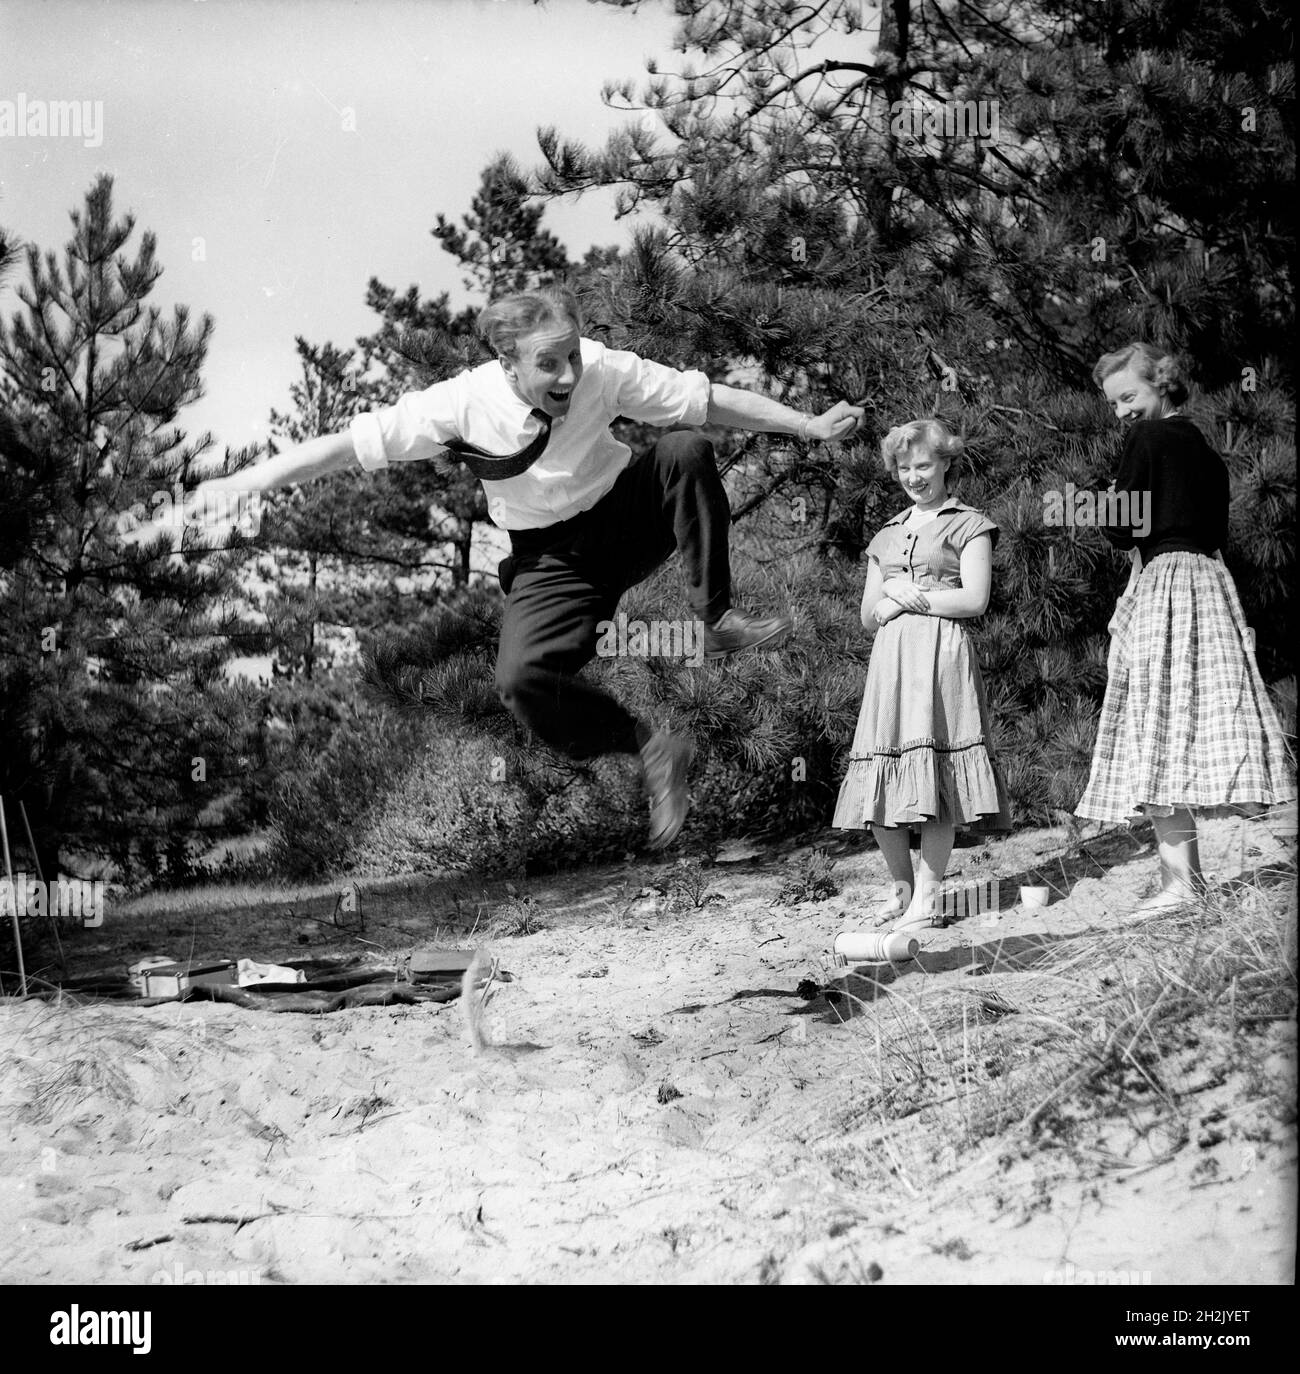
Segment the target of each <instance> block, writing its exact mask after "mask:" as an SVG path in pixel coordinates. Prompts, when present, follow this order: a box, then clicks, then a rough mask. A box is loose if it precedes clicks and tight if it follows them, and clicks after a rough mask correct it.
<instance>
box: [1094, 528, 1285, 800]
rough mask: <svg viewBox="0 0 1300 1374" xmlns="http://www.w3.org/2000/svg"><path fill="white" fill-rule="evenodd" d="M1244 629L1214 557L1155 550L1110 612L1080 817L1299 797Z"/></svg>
mask: <svg viewBox="0 0 1300 1374" xmlns="http://www.w3.org/2000/svg"><path fill="white" fill-rule="evenodd" d="M1246 628H1247V627H1246V618H1245V616H1244V615H1243V614H1242V610H1241V602H1240V601H1239V600H1238V599H1237V589H1236V587H1235V586H1234V585H1233V581H1232V577H1231V575H1230V574H1229V572H1228V570H1227V568H1225V567H1224V566H1223V564H1222V563H1220V562H1219V561H1218V560H1217V559H1215V558H1210V557H1207V556H1206V555H1204V554H1198V553H1166V554H1160V555H1159V556H1158V557H1156V558H1153V559H1152V560H1151V562H1150V563H1149V564H1148V565H1147V566H1146V567H1145V568H1144V569H1143V570H1142V574H1141V576H1140V577H1139V578H1138V580H1137V586H1136V588H1135V590H1134V591H1132V592H1131V593H1128V594H1126V595H1125V596H1122V597H1121V598H1120V601H1119V604H1118V605H1117V607H1116V609H1115V617H1114V619H1113V620H1112V621H1111V633H1112V640H1111V656H1110V675H1109V679H1108V681H1107V684H1106V697H1105V700H1104V701H1103V703H1102V708H1101V719H1100V720H1099V721H1098V724H1097V742H1096V745H1095V746H1094V749H1093V756H1092V776H1091V777H1090V778H1089V780H1088V786H1087V788H1086V790H1085V791H1084V794H1083V796H1082V798H1081V799H1080V801H1079V804H1078V806H1077V807H1075V815H1077V816H1081V817H1083V818H1084V819H1086V820H1095V821H1109V822H1116V821H1129V820H1132V819H1134V818H1135V817H1137V816H1139V815H1143V814H1145V815H1169V814H1171V812H1172V811H1173V810H1174V808H1177V807H1187V808H1189V809H1191V810H1193V811H1200V812H1203V813H1204V812H1215V811H1243V810H1244V811H1259V810H1261V809H1262V808H1264V807H1267V806H1274V805H1276V804H1278V803H1279V802H1286V801H1290V800H1292V799H1293V798H1294V797H1295V794H1296V791H1295V761H1294V759H1293V757H1292V755H1291V752H1290V750H1289V749H1288V747H1287V743H1286V738H1285V736H1284V735H1283V733H1282V727H1281V725H1280V723H1279V722H1278V718H1277V713H1276V712H1275V711H1274V710H1273V705H1272V703H1271V702H1270V701H1269V699H1268V693H1267V691H1266V690H1265V687H1264V681H1263V679H1262V678H1261V677H1260V675H1259V669H1258V667H1256V665H1255V656H1254V654H1253V653H1252V652H1251V651H1250V650H1249V649H1248V648H1247V640H1246Z"/></svg>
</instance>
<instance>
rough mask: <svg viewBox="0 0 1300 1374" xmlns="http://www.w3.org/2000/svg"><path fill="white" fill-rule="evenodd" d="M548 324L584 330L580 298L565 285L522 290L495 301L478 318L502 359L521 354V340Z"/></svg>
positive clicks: (487, 340)
mask: <svg viewBox="0 0 1300 1374" xmlns="http://www.w3.org/2000/svg"><path fill="white" fill-rule="evenodd" d="M548 324H555V325H561V324H572V325H573V327H574V328H575V329H576V330H578V332H579V333H581V332H582V311H581V309H580V308H579V306H578V298H577V297H576V296H575V295H574V294H573V292H572V291H567V290H565V288H564V287H562V286H548V287H544V288H542V289H541V290H539V291H519V292H517V293H516V294H515V295H513V296H502V297H501V299H500V300H499V301H493V302H492V304H491V305H489V306H488V307H487V308H486V309H485V310H483V311H481V312H480V314H479V317H478V335H479V338H480V339H482V340H483V342H484V343H485V344H487V346H488V347H489V348H490V349H491V350H492V351H493V353H495V354H496V355H497V357H498V358H510V359H512V360H513V359H515V358H517V357H518V356H519V340H520V339H523V338H527V336H528V335H529V334H531V333H532V332H533V331H534V330H536V329H540V328H542V326H543V325H548Z"/></svg>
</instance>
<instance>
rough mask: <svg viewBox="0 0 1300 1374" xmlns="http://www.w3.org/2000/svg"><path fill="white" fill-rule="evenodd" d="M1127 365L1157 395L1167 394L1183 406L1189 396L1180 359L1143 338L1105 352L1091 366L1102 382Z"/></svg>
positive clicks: (1100, 382) (1094, 376) (1172, 403)
mask: <svg viewBox="0 0 1300 1374" xmlns="http://www.w3.org/2000/svg"><path fill="white" fill-rule="evenodd" d="M1126 367H1132V369H1133V371H1134V372H1136V373H1137V375H1138V376H1139V377H1141V378H1142V380H1143V381H1144V382H1147V383H1149V384H1150V386H1151V387H1152V389H1153V390H1154V391H1155V393H1156V395H1158V396H1164V397H1166V398H1167V399H1168V400H1169V403H1170V404H1171V405H1176V406H1180V405H1182V403H1183V402H1184V401H1185V400H1186V399H1187V372H1186V369H1185V368H1184V367H1183V364H1182V362H1181V361H1180V359H1178V358H1177V357H1175V355H1174V354H1172V353H1165V352H1164V351H1163V350H1161V349H1159V348H1156V347H1155V346H1154V345H1153V344H1149V343H1146V342H1144V341H1143V340H1141V339H1139V340H1137V341H1136V342H1135V343H1130V344H1125V345H1124V347H1123V348H1117V349H1116V350H1115V352H1114V353H1103V354H1102V355H1101V357H1100V358H1098V359H1097V366H1096V367H1094V368H1093V369H1092V380H1093V381H1094V382H1096V384H1097V385H1098V386H1100V385H1101V384H1102V383H1103V382H1104V381H1105V380H1106V378H1107V377H1111V376H1113V375H1114V374H1115V373H1116V372H1123V371H1124V369H1125V368H1126Z"/></svg>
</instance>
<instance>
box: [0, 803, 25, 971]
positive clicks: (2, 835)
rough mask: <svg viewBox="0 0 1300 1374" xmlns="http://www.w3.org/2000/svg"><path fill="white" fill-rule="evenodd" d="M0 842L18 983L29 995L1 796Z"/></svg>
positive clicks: (3, 804)
mask: <svg viewBox="0 0 1300 1374" xmlns="http://www.w3.org/2000/svg"><path fill="white" fill-rule="evenodd" d="M0 842H2V843H3V845H4V851H5V876H6V877H7V878H8V879H9V894H10V896H9V900H10V901H11V902H12V903H13V921H14V948H15V949H16V950H17V951H18V983H19V986H20V987H21V988H22V995H23V996H24V997H26V996H27V970H26V968H25V967H24V966H23V933H22V931H21V929H20V928H19V926H18V892H17V889H16V888H15V887H14V870H13V865H12V864H11V863H10V862H9V827H8V826H7V825H5V799H4V798H3V797H0Z"/></svg>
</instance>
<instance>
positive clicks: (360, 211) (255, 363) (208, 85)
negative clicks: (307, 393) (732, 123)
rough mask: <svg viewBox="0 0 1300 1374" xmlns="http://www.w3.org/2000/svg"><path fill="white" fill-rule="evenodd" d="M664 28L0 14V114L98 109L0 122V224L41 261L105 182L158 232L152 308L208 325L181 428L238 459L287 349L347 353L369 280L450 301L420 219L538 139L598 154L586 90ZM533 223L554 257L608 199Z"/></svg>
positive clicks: (581, 1) (657, 14)
mask: <svg viewBox="0 0 1300 1374" xmlns="http://www.w3.org/2000/svg"><path fill="white" fill-rule="evenodd" d="M675 27H676V21H675V20H674V19H673V18H672V17H671V14H670V7H669V6H668V5H667V4H666V3H655V0H647V3H646V4H644V5H642V7H641V8H640V10H639V11H638V12H637V13H635V14H634V13H632V12H631V11H630V10H627V9H619V8H615V7H612V6H608V5H592V4H588V3H586V0H545V3H543V4H540V5H538V4H533V3H531V0H364V3H345V2H344V0H48V2H47V3H41V2H40V0H0V102H4V101H10V102H14V106H13V108H15V109H17V107H18V102H19V101H20V98H22V97H25V98H26V101H27V102H28V104H29V105H30V103H31V102H34V101H56V100H58V101H68V100H78V101H91V102H102V124H100V123H97V124H96V127H95V130H94V132H93V133H92V134H91V135H90V136H89V137H83V138H82V139H80V140H78V139H74V138H66V137H65V138H52V137H35V136H29V135H27V134H25V133H24V134H23V135H22V136H14V135H13V134H12V133H11V134H9V135H4V134H3V132H2V131H3V127H4V126H3V123H2V122H0V225H4V226H5V228H6V229H7V230H9V231H10V232H12V233H14V234H16V235H17V236H18V237H20V238H22V239H24V240H27V241H29V242H34V243H36V244H38V245H39V246H40V247H41V248H42V249H46V248H57V249H59V250H60V253H61V250H62V247H63V244H64V243H65V242H66V240H67V238H68V236H69V233H70V229H71V226H70V223H69V219H68V213H69V211H70V210H71V209H73V208H74V207H75V206H78V205H80V204H81V202H82V200H83V197H84V195H85V193H86V191H87V189H88V188H89V187H90V185H91V183H92V181H93V179H94V177H95V175H96V174H97V173H98V172H100V171H107V172H110V173H111V174H112V175H113V177H114V178H115V196H116V208H117V210H118V213H119V214H121V213H122V212H124V211H127V210H130V211H132V212H133V213H134V214H135V216H136V221H137V225H138V226H139V227H140V229H145V228H148V229H152V230H153V231H154V232H155V234H156V235H157V237H158V258H159V261H160V262H161V264H162V266H163V267H164V269H165V271H164V275H163V277H162V280H161V281H160V283H159V286H158V288H157V290H156V292H155V296H154V299H155V300H157V301H160V302H161V303H163V304H164V305H166V306H167V307H168V309H170V306H171V304H172V303H174V302H181V303H184V304H187V305H189V306H190V308H191V309H192V311H194V313H195V314H196V315H197V314H201V313H202V312H203V311H207V312H209V313H211V314H212V315H213V316H214V318H215V320H216V332H215V335H214V338H213V342H212V347H211V349H210V351H209V354H208V361H207V366H206V368H205V370H204V380H205V385H206V389H207V395H206V396H205V397H204V399H203V400H202V401H201V402H200V403H198V404H197V405H195V406H194V407H192V408H191V409H189V410H188V411H186V412H184V413H183V415H182V420H181V422H182V424H183V426H184V427H185V428H186V430H187V431H188V432H189V433H190V434H196V433H197V432H198V431H200V430H202V429H205V428H207V429H211V430H212V432H213V434H214V437H215V438H216V440H217V443H218V445H219V446H220V445H223V444H228V445H230V446H231V447H239V446H241V445H243V444H246V443H249V442H252V441H253V440H255V439H260V438H262V437H264V435H265V432H266V430H265V422H266V418H267V413H268V411H269V410H270V408H271V407H272V406H278V407H280V408H282V409H284V408H287V406H288V403H289V397H288V388H289V384H290V382H291V381H292V380H293V379H294V377H295V376H296V375H297V367H296V359H295V355H294V347H293V340H294V336H295V335H296V334H302V335H304V336H305V337H307V338H308V339H310V340H312V341H313V342H326V341H329V342H333V343H336V344H338V345H340V346H350V345H351V344H352V342H353V341H354V339H355V338H356V336H357V335H358V334H362V333H366V332H369V330H370V329H371V328H372V327H373V324H374V320H375V316H374V315H373V314H372V313H371V312H370V311H368V310H367V309H366V307H365V304H364V296H365V286H366V282H367V280H368V279H369V278H370V277H371V276H372V275H373V276H377V277H379V278H380V280H381V281H384V282H387V283H388V284H389V285H390V286H395V287H398V288H399V289H404V288H405V287H406V286H408V285H409V284H410V283H412V282H416V283H418V284H419V286H420V289H421V291H422V292H423V294H425V295H426V296H429V295H434V294H436V293H437V292H439V291H442V290H444V289H446V290H451V292H452V298H453V303H454V304H456V305H459V304H462V303H464V302H465V301H466V300H468V299H469V296H468V293H467V292H466V291H465V290H464V289H463V287H462V286H461V282H460V273H459V270H458V267H457V264H456V263H455V262H454V261H453V259H452V258H451V257H450V256H449V255H448V254H446V253H445V252H444V251H443V250H442V248H441V247H440V246H439V244H438V243H437V241H436V240H434V239H433V238H432V237H430V234H429V230H430V228H431V227H432V226H433V223H434V218H435V216H436V214H437V213H438V212H439V211H441V212H442V213H444V214H446V215H447V216H448V217H450V218H452V219H454V220H457V221H459V219H460V217H461V216H462V215H463V214H464V213H466V211H468V209H469V201H470V197H471V196H472V195H473V193H474V191H475V189H476V188H477V186H478V179H479V174H480V172H481V171H482V169H483V167H484V166H485V165H486V164H487V162H488V161H489V160H490V159H491V157H492V156H493V155H494V154H495V153H496V152H497V151H499V150H508V151H510V152H513V153H514V154H516V156H517V157H518V158H519V160H520V162H521V163H522V164H523V165H524V166H525V167H530V166H533V165H535V164H536V163H537V162H538V161H539V160H540V159H539V155H538V153H537V143H536V129H537V127H538V126H539V125H544V124H554V125H556V126H557V127H558V128H559V129H560V131H561V132H562V133H563V134H565V135H567V136H569V137H576V138H581V139H583V140H585V141H588V142H592V143H599V142H602V141H603V139H604V136H605V134H606V133H607V132H608V131H609V130H610V129H612V128H615V127H617V126H618V125H619V124H621V123H623V122H625V121H626V119H627V118H628V116H626V115H620V114H617V113H615V112H614V111H611V110H609V109H607V108H606V107H605V106H604V105H603V104H602V103H601V100H600V87H601V84H602V82H603V81H605V80H611V79H621V78H625V77H631V78H640V77H641V76H642V75H643V73H644V58H645V57H647V56H652V55H660V56H663V55H666V54H668V53H669V51H670V48H671V42H672V35H673V32H674V30H675ZM638 85H639V80H638ZM2 114H3V106H0V115H2ZM349 126H352V127H349ZM87 143H96V144H97V146H86V144H87ZM544 223H545V224H546V225H547V226H549V227H550V228H551V229H552V230H553V232H555V233H556V234H557V235H558V236H559V238H560V239H561V241H562V242H563V243H564V244H565V246H566V247H567V248H568V249H569V251H570V255H571V256H573V257H580V256H581V254H582V252H583V251H585V249H586V248H587V247H588V246H589V245H590V244H592V243H601V244H605V243H616V242H626V240H627V237H628V235H629V233H630V222H629V221H626V220H625V221H622V222H616V221H615V220H614V218H613V214H612V208H611V201H610V198H609V197H608V196H607V195H601V196H592V197H584V198H583V199H582V200H581V201H578V200H575V199H570V200H569V201H567V202H565V203H564V204H557V205H553V206H552V207H551V208H550V209H549V210H548V212H547V217H546V220H545V221H544ZM196 240H201V241H202V242H201V243H196ZM25 275H26V274H25V269H20V270H19V271H18V272H17V273H15V274H14V275H13V277H12V278H11V279H10V281H9V284H8V286H7V288H5V289H3V290H0V313H3V314H4V315H5V316H6V317H7V316H8V315H9V314H10V313H11V311H12V309H13V307H14V305H15V300H14V296H13V287H14V285H16V284H17V283H18V282H20V281H21V280H22V278H23V277H24V276H25Z"/></svg>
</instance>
